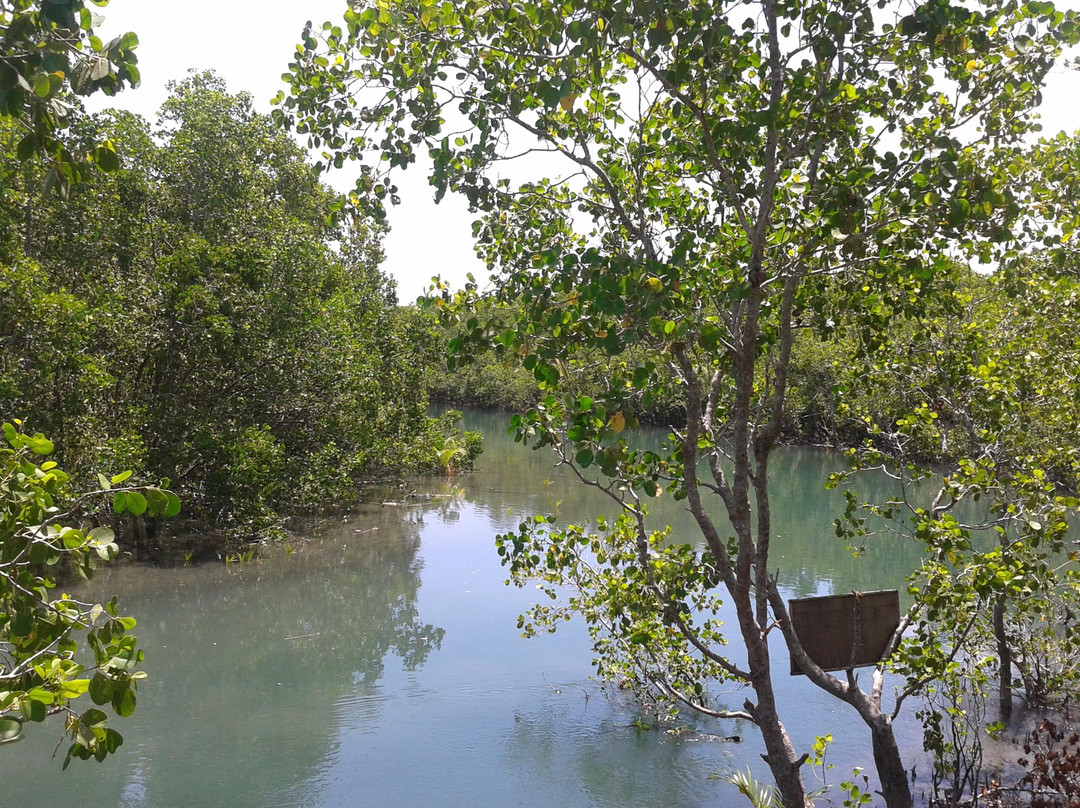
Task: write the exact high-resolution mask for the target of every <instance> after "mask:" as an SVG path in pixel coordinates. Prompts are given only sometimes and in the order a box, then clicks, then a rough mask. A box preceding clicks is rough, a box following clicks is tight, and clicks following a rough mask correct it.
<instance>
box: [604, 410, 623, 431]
mask: <svg viewBox="0 0 1080 808" xmlns="http://www.w3.org/2000/svg"><path fill="white" fill-rule="evenodd" d="M608 423H609V424H610V425H611V428H612V429H614V430H615V431H616V432H622V431H623V430H624V429H626V416H625V415H623V414H622V413H621V412H617V413H615V414H614V415H613V416H611V421H609V422H608Z"/></svg>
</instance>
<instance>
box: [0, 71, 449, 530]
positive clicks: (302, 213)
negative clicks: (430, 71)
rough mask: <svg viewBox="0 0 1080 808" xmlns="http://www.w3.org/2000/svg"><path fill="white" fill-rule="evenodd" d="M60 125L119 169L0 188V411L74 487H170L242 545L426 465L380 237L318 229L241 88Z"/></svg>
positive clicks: (9, 182)
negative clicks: (164, 483) (50, 188)
mask: <svg viewBox="0 0 1080 808" xmlns="http://www.w3.org/2000/svg"><path fill="white" fill-rule="evenodd" d="M72 137H74V138H75V139H76V140H77V141H78V142H84V143H93V142H96V141H98V140H100V139H101V138H106V139H108V140H111V141H112V142H114V143H115V144H116V145H117V148H118V149H119V150H120V151H121V152H122V154H123V155H124V158H125V166H124V168H123V169H122V170H119V171H116V172H113V173H110V174H95V175H94V176H92V177H88V178H87V179H86V180H85V181H84V182H83V183H81V184H80V185H79V186H77V187H76V188H75V189H73V191H72V193H71V195H70V197H69V198H68V199H66V200H59V199H56V198H55V197H53V196H42V195H40V194H39V190H38V189H39V187H40V182H39V180H40V171H41V169H40V168H37V167H33V166H19V165H18V164H6V167H5V170H4V171H3V172H2V179H0V195H2V196H3V198H4V205H3V208H4V211H5V213H4V214H0V261H2V263H3V266H4V272H3V274H2V276H0V345H2V346H3V350H2V353H0V410H3V411H6V412H10V413H16V414H19V415H20V416H21V417H23V418H24V419H25V420H27V421H28V422H32V423H33V424H34V426H35V428H37V429H41V430H42V431H44V432H45V433H47V434H50V435H52V436H53V437H54V440H56V442H57V446H58V447H59V453H60V456H61V458H62V461H63V463H64V465H65V467H66V468H69V469H70V470H71V472H72V473H73V474H76V475H79V476H80V477H81V479H83V480H85V481H87V482H90V481H91V479H92V478H90V477H89V476H88V475H89V472H90V470H91V469H93V468H96V467H98V466H102V465H107V464H112V463H117V464H118V463H120V462H123V463H124V465H125V467H130V468H132V469H133V470H134V472H135V474H136V479H160V478H165V477H167V478H170V479H172V480H173V481H174V485H175V486H176V487H177V490H178V491H180V492H181V493H182V495H183V496H184V499H185V502H186V503H187V508H186V510H185V512H186V514H187V515H188V516H189V517H191V518H193V519H196V520H198V521H199V522H201V523H203V524H205V525H209V526H211V527H217V528H220V529H221V530H223V531H226V532H227V533H228V534H229V535H235V536H237V537H252V536H266V535H272V534H274V533H276V532H277V531H278V530H279V529H280V525H281V521H282V516H281V514H282V513H284V512H286V511H293V510H302V509H309V508H316V507H320V506H322V505H325V504H327V503H334V502H338V501H342V500H345V499H348V498H349V497H352V496H355V495H356V493H357V490H358V485H359V484H360V483H362V482H364V481H365V480H369V479H372V478H375V477H380V476H383V475H386V474H392V473H403V472H404V471H407V470H412V469H418V468H421V467H424V466H425V465H430V464H431V463H432V462H433V456H434V454H435V450H434V449H433V447H434V446H435V444H436V441H437V431H436V430H435V428H434V426H433V425H432V424H431V423H430V421H429V419H428V418H427V416H426V404H427V402H426V397H425V396H424V393H423V385H422V383H421V381H420V375H421V372H422V371H421V367H422V364H423V363H422V362H417V361H413V357H414V355H415V354H416V353H417V351H418V349H417V348H416V344H417V343H418V342H420V343H423V344H426V342H427V341H428V337H427V336H426V334H425V332H424V326H423V325H422V324H421V323H420V321H419V320H418V319H417V318H415V317H404V316H402V315H401V314H400V313H399V310H398V309H397V306H396V296H395V292H394V286H393V282H392V281H391V280H389V279H388V278H387V277H386V276H385V275H384V274H383V273H382V272H381V271H380V270H379V268H378V264H379V262H380V261H381V258H382V253H381V247H380V238H381V230H380V229H379V228H377V227H372V226H369V225H368V224H366V223H365V222H363V221H360V220H356V221H353V222H350V223H349V224H348V225H347V226H345V225H343V226H340V227H339V226H334V225H331V224H328V223H327V218H328V214H329V210H330V206H331V205H332V203H333V200H334V198H335V197H334V195H333V194H332V193H331V192H330V191H329V189H327V188H326V187H325V186H323V185H322V184H320V183H319V181H318V179H317V177H316V175H315V172H314V170H313V169H312V168H311V166H310V165H308V164H307V162H306V161H305V157H304V154H303V152H302V151H301V149H300V148H299V147H298V146H296V145H295V144H294V143H293V142H292V141H291V139H289V138H288V137H287V136H285V135H283V134H281V133H279V132H277V131H276V130H275V128H274V127H273V125H272V123H271V122H270V120H269V119H268V118H267V117H266V116H262V115H259V114H257V113H255V112H254V111H253V109H252V106H251V100H250V98H248V97H246V96H242V95H241V96H234V95H230V94H229V93H228V92H227V91H226V89H225V87H224V84H223V82H222V81H221V80H220V79H218V78H216V77H215V76H213V75H210V74H202V75H193V76H191V77H189V78H188V79H186V80H184V81H181V82H179V83H176V84H174V85H173V86H172V95H171V97H170V98H169V99H168V100H167V101H166V102H165V104H164V106H163V107H162V110H161V116H160V118H159V122H158V126H157V127H156V128H152V127H150V126H149V125H148V124H147V123H146V122H144V121H143V120H142V119H141V118H139V117H137V116H134V115H130V114H127V113H121V112H107V113H103V114H101V115H97V116H93V117H88V118H85V119H83V120H81V121H80V122H79V123H78V124H76V125H75V126H74V127H73V129H72Z"/></svg>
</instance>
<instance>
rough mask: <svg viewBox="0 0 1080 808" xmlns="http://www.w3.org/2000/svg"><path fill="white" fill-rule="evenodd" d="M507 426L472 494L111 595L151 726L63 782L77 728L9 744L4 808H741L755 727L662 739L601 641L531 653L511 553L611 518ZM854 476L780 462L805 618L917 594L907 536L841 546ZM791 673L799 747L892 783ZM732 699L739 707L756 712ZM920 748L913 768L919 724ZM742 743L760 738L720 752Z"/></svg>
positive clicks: (1, 771) (787, 714) (409, 505)
mask: <svg viewBox="0 0 1080 808" xmlns="http://www.w3.org/2000/svg"><path fill="white" fill-rule="evenodd" d="M506 421H507V418H506V416H505V415H499V414H485V413H470V414H469V415H468V421H467V426H468V427H469V428H472V429H481V430H483V431H484V433H485V436H486V442H485V451H484V454H483V455H482V456H481V457H480V459H479V463H478V467H477V470H476V471H475V472H474V473H471V474H467V475H461V476H458V477H456V478H454V479H452V480H435V481H425V482H421V483H419V484H417V486H416V489H415V493H416V495H417V496H415V497H409V496H407V495H408V494H410V493H412V491H402V492H400V496H398V495H395V496H394V500H395V502H397V503H398V504H378V505H372V506H369V507H366V508H364V509H362V510H360V511H358V512H357V513H355V514H350V515H349V516H347V517H344V518H338V519H335V520H334V522H333V523H332V524H330V525H328V526H326V527H325V529H323V530H322V531H321V532H320V534H319V535H318V536H316V537H314V539H313V540H312V541H310V542H303V543H300V542H298V543H295V544H294V545H292V546H290V547H289V548H287V549H280V550H278V549H275V550H273V551H271V552H269V553H267V554H266V555H265V556H264V557H263V558H261V559H260V560H258V561H255V562H251V563H240V564H229V565H225V564H203V565H198V566H192V567H180V568H176V569H163V568H156V567H149V566H142V565H136V564H127V565H119V566H114V567H113V568H111V569H104V570H102V572H101V574H100V576H99V577H98V578H97V579H95V582H94V587H95V590H96V591H97V592H100V593H106V592H116V593H119V594H120V596H121V603H122V606H123V609H124V611H126V612H127V613H129V614H134V615H136V616H137V617H138V619H139V628H138V630H137V631H136V633H137V634H138V636H139V638H140V643H141V645H142V647H143V648H144V649H145V650H146V654H147V660H146V664H145V670H146V671H147V673H148V674H149V678H148V679H147V680H146V681H145V682H144V683H142V684H141V686H140V689H139V702H138V708H137V710H136V712H135V715H134V716H133V717H132V718H130V719H127V720H117V721H116V723H115V726H116V727H117V728H118V729H119V730H120V731H121V732H122V733H123V735H124V738H125V743H124V746H123V747H122V748H121V749H120V751H119V752H118V754H116V755H115V756H114V757H112V758H110V759H109V760H107V761H106V762H105V763H104V764H97V763H93V762H89V763H84V762H81V761H74V762H73V764H72V765H71V767H70V768H69V769H68V771H66V772H61V770H60V765H61V761H62V759H63V750H61V751H60V752H59V753H58V754H57V755H56V757H55V758H50V755H51V754H52V750H53V747H54V746H55V745H56V742H57V741H58V740H59V737H60V731H61V727H60V726H59V725H55V724H54V725H50V724H46V725H44V726H41V725H36V726H32V727H30V728H29V729H30V732H29V735H30V737H29V738H28V739H27V740H24V741H21V742H19V743H16V744H9V745H7V746H4V747H0V782H2V785H0V807H2V808H39V807H40V808H57V807H58V806H60V807H62V806H68V805H75V804H79V805H83V806H92V807H93V808H107V806H156V807H160V808H164V807H165V806H188V807H192V808H193V807H195V806H233V808H240V807H241V806H252V807H254V806H260V807H266V806H320V807H322V806H341V807H342V808H344V807H345V806H379V807H380V808H412V807H413V806H415V807H416V808H420V807H421V806H441V807H442V808H475V806H534V807H535V808H548V807H550V808H556V806H559V807H560V808H562V807H563V806H566V807H568V808H572V807H573V806H582V808H584V807H585V806H595V807H599V806H612V808H614V806H653V805H664V806H669V808H683V807H684V808H691V807H699V808H700V807H702V806H727V805H733V804H738V801H739V800H741V799H742V798H741V797H738V796H737V795H735V794H734V793H733V791H732V790H731V788H730V786H727V785H726V784H724V783H721V782H719V781H717V780H715V779H710V775H712V774H715V773H720V772H724V771H731V770H733V769H742V768H746V767H747V766H750V767H751V768H753V769H754V770H755V771H758V772H759V773H760V774H761V775H764V774H765V772H764V771H763V769H762V764H761V760H760V757H759V755H760V752H761V751H762V747H761V744H760V741H759V739H758V738H757V737H756V734H755V732H754V729H753V728H752V727H748V726H740V725H739V724H738V723H737V722H730V721H726V722H721V721H698V722H695V723H693V724H692V725H691V731H686V732H681V733H670V732H667V731H663V730H661V731H640V728H638V727H635V719H636V718H637V717H638V714H637V712H636V711H635V707H634V705H633V704H632V703H628V702H627V701H626V700H625V698H624V697H623V696H622V694H621V693H620V692H619V691H618V690H617V689H616V690H610V689H605V688H603V687H601V686H600V685H599V684H598V683H596V682H595V681H593V680H592V678H591V673H592V668H591V665H590V659H591V652H590V650H589V646H588V638H587V635H586V632H585V630H584V627H583V626H582V625H580V624H576V623H571V624H568V625H566V626H565V627H564V628H562V629H560V630H559V632H558V633H557V634H555V635H553V636H548V637H543V638H539V639H533V640H525V639H522V638H521V637H520V636H519V632H518V630H517V628H516V618H517V615H518V614H519V613H520V612H522V611H523V610H524V609H526V608H527V607H528V606H529V604H530V603H531V602H532V600H533V598H534V596H535V594H536V593H535V590H531V589H528V588H527V589H523V590H519V589H515V588H513V587H507V586H505V585H504V583H503V581H504V579H505V577H506V575H505V572H504V571H503V570H502V569H501V568H500V566H499V559H498V556H497V555H496V553H495V551H494V546H493V536H494V535H495V534H496V533H497V532H500V531H509V530H513V529H515V528H516V526H517V525H518V523H519V522H520V521H521V519H522V518H524V517H526V516H529V515H532V514H533V513H536V512H543V513H552V512H555V513H558V514H559V515H560V516H561V517H562V518H564V519H565V520H568V521H573V520H580V519H583V518H585V517H586V515H587V514H590V513H596V512H597V511H598V510H600V509H603V510H605V511H607V512H610V511H611V508H610V505H609V503H606V502H604V501H603V500H602V499H601V498H600V497H599V495H597V494H596V492H594V491H589V490H586V489H585V488H584V487H582V486H580V485H579V484H577V483H575V482H574V481H573V480H572V479H571V478H570V476H569V475H568V474H563V473H562V472H561V470H559V469H556V468H554V467H553V458H552V456H551V455H549V454H547V453H544V452H532V451H528V450H525V449H522V448H521V447H520V446H518V445H516V444H514V443H513V441H512V440H511V439H510V438H509V437H508V436H507V434H506ZM651 439H654V440H655V441H657V442H659V441H660V440H661V439H662V433H660V432H657V433H656V434H655V435H654V436H652V438H651ZM840 462H841V461H840V458H838V457H837V456H836V455H833V454H830V453H827V452H821V451H814V450H795V449H783V450H780V451H779V452H778V453H777V459H776V461H775V466H774V476H773V480H774V483H775V485H774V488H773V491H774V494H773V507H774V509H775V510H774V514H773V522H774V525H775V527H776V532H777V533H778V534H779V538H778V539H777V540H776V542H775V549H774V563H775V565H776V566H777V567H778V568H779V569H782V570H784V571H785V573H784V577H783V578H782V584H783V585H784V587H785V589H786V590H787V592H788V593H789V595H790V596H792V597H801V596H807V595H812V594H828V593H833V592H849V591H852V590H862V591H869V590H874V589H882V588H901V589H902V588H903V577H904V575H905V573H906V571H908V570H909V569H910V568H911V567H912V566H913V565H914V564H915V563H917V559H918V549H917V548H916V547H915V546H914V545H912V544H909V543H906V542H905V541H903V540H902V539H900V538H895V537H894V538H892V539H888V540H882V541H880V542H875V543H873V544H872V545H871V546H870V548H869V550H868V552H867V553H866V554H865V555H863V556H862V557H860V558H852V556H851V555H850V554H849V553H848V552H847V551H846V550H845V548H844V546H843V543H842V542H840V541H839V540H837V539H836V538H835V534H834V531H833V525H832V520H833V519H834V518H835V516H836V515H837V513H838V511H839V509H840V508H841V507H842V502H843V500H842V496H841V495H840V494H839V493H837V492H831V493H829V492H826V491H825V490H824V482H825V479H826V477H827V476H828V473H829V472H830V471H832V470H834V469H835V468H836V467H837V465H838V464H839V463H840ZM880 484H881V485H882V486H884V485H886V481H881V482H880ZM883 490H884V489H883ZM879 493H883V491H882V492H879ZM654 514H655V516H656V517H657V519H658V520H660V521H663V522H668V523H671V524H672V525H673V526H674V528H675V535H676V537H685V540H688V541H692V540H695V539H694V537H695V532H694V531H695V528H694V526H693V524H692V522H691V520H690V518H689V515H688V514H687V513H686V512H685V510H684V509H683V507H682V506H681V505H680V504H679V503H675V502H672V501H671V500H670V499H668V498H662V499H660V500H657V502H656V504H655V506H654ZM80 595H82V596H88V593H85V592H84V593H80ZM774 653H775V656H776V657H777V661H776V665H777V680H778V683H779V686H780V687H781V690H782V692H781V699H782V703H781V711H782V715H783V718H784V720H785V723H786V724H787V726H788V727H789V728H790V730H791V731H792V734H793V736H794V738H795V741H796V744H797V745H798V746H799V747H800V748H802V749H808V748H809V746H810V744H811V743H812V742H813V740H814V737H815V736H817V735H823V734H825V733H831V734H832V735H833V736H834V738H835V741H834V744H833V746H832V747H831V750H830V753H829V759H830V762H832V763H834V764H835V768H834V770H833V773H832V774H831V775H830V776H831V779H833V780H834V782H838V781H839V780H841V779H846V778H847V776H848V775H849V774H850V772H851V768H852V767H853V766H856V765H858V766H864V767H867V769H868V771H870V770H872V765H871V756H870V749H869V747H870V744H869V737H868V735H867V733H866V731H865V730H864V729H863V727H862V725H861V723H860V722H859V721H858V719H857V717H856V716H855V714H854V713H853V712H852V711H851V710H850V708H847V707H846V706H845V705H842V704H839V703H837V702H836V701H835V700H833V699H830V698H829V697H828V696H826V695H824V694H822V693H820V692H818V691H816V690H815V689H814V688H812V687H811V686H809V685H808V684H807V682H806V681H805V679H803V678H801V677H791V676H789V675H788V673H787V667H788V663H787V660H786V658H785V657H784V654H783V651H782V648H781V644H780V643H779V642H777V643H776V644H775V650H774ZM866 675H868V673H867V674H866ZM716 697H717V700H718V701H719V702H720V703H724V702H725V701H727V703H728V704H730V706H732V707H738V706H739V705H740V704H741V703H742V700H743V698H744V695H743V694H742V693H741V692H738V691H736V692H733V693H730V694H722V693H721V694H716ZM900 734H901V737H902V739H903V743H904V745H905V747H906V748H907V749H909V750H910V751H911V753H912V755H914V754H915V753H916V752H917V751H918V750H919V748H920V747H921V741H920V738H919V735H918V730H917V728H916V726H915V723H914V721H913V719H912V718H911V716H910V711H909V715H908V716H907V717H906V719H905V721H904V722H903V723H902V725H901V727H900ZM733 735H738V736H740V737H741V738H742V741H741V742H740V743H732V742H729V741H721V740H720V738H721V737H723V736H733ZM925 779H926V778H924V780H925ZM921 786H922V782H920V783H919V784H918V786H917V790H918V789H919V788H920V787H921Z"/></svg>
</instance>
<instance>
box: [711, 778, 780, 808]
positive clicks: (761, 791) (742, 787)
mask: <svg viewBox="0 0 1080 808" xmlns="http://www.w3.org/2000/svg"><path fill="white" fill-rule="evenodd" d="M712 777H713V778H714V779H717V780H724V781H725V782H728V783H731V784H732V785H733V786H735V788H737V789H739V793H740V794H742V795H743V796H744V797H746V798H747V799H748V800H750V804H751V805H752V806H754V808H783V803H782V802H781V801H780V794H779V792H777V790H776V788H775V787H774V786H771V785H769V784H767V783H765V784H763V783H759V782H758V781H757V779H756V778H755V777H754V775H753V773H752V772H751V771H750V770H749V769H747V770H746V771H736V772H728V773H726V774H714V775H712Z"/></svg>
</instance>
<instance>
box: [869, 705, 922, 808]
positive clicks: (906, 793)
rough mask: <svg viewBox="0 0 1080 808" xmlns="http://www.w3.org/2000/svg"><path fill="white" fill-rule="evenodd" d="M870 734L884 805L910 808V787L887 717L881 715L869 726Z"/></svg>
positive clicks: (890, 807)
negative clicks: (872, 740)
mask: <svg viewBox="0 0 1080 808" xmlns="http://www.w3.org/2000/svg"><path fill="white" fill-rule="evenodd" d="M870 733H871V736H872V737H873V739H874V765H875V766H876V767H877V774H878V780H879V781H880V782H881V796H882V797H884V798H885V804H886V805H887V806H888V808H912V799H911V786H910V784H909V783H908V773H907V769H905V768H904V761H903V759H902V758H901V757H900V747H898V746H897V745H896V734H895V733H894V732H893V725H892V721H891V720H890V719H889V717H888V716H887V715H881V716H880V717H879V718H878V720H877V721H876V722H874V723H873V724H871V725H870Z"/></svg>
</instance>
